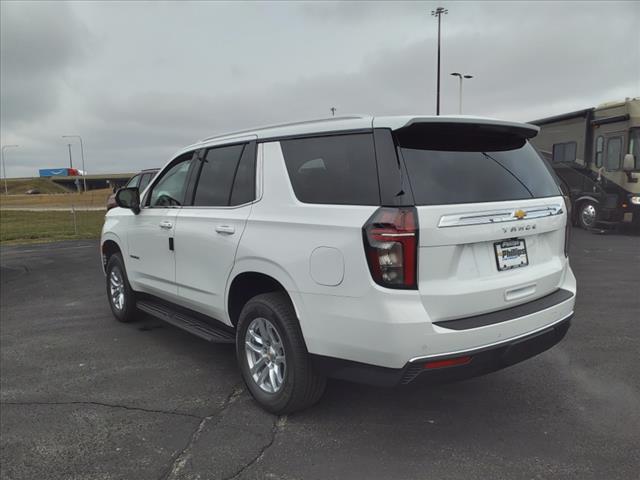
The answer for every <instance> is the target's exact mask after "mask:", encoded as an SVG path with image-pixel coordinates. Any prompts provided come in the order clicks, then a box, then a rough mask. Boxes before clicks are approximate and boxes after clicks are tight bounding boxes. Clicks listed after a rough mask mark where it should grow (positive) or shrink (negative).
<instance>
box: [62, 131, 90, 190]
mask: <svg viewBox="0 0 640 480" xmlns="http://www.w3.org/2000/svg"><path fill="white" fill-rule="evenodd" d="M62 138H77V139H79V140H80V156H81V157H82V184H83V185H82V188H83V189H84V191H85V192H86V191H87V179H86V178H85V175H86V172H85V169H84V144H83V143H82V137H81V136H80V135H62Z"/></svg>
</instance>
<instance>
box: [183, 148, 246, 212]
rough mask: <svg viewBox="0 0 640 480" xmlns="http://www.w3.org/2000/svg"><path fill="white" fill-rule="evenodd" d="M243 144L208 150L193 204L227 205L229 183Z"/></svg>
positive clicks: (229, 189)
mask: <svg viewBox="0 0 640 480" xmlns="http://www.w3.org/2000/svg"><path fill="white" fill-rule="evenodd" d="M243 148H244V145H230V146H227V147H218V148H212V149H211V150H208V151H207V153H206V156H205V157H204V160H202V170H201V171H200V177H199V179H198V185H197V186H196V195H195V198H194V200H193V204H194V205H196V206H201V207H215V206H227V205H229V196H230V194H231V185H232V184H233V177H234V176H235V173H236V167H237V166H238V160H239V159H240V155H241V154H242V150H243Z"/></svg>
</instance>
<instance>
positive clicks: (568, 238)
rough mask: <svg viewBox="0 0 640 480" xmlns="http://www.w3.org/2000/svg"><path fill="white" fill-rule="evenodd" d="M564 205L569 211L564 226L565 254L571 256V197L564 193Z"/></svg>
mask: <svg viewBox="0 0 640 480" xmlns="http://www.w3.org/2000/svg"><path fill="white" fill-rule="evenodd" d="M562 198H564V207H565V210H566V211H567V224H566V225H565V227H564V256H565V257H567V258H568V257H569V243H570V242H571V218H572V217H571V199H570V198H569V197H568V196H566V195H564V196H563V197H562Z"/></svg>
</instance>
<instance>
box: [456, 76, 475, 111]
mask: <svg viewBox="0 0 640 480" xmlns="http://www.w3.org/2000/svg"><path fill="white" fill-rule="evenodd" d="M451 75H453V76H454V77H458V78H459V79H460V94H459V96H458V114H459V115H462V79H463V78H473V75H467V74H465V73H458V72H453V73H452V74H451Z"/></svg>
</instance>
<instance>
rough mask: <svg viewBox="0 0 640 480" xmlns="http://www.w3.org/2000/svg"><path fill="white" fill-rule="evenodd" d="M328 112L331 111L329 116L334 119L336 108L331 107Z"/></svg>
mask: <svg viewBox="0 0 640 480" xmlns="http://www.w3.org/2000/svg"><path fill="white" fill-rule="evenodd" d="M329 110H331V116H332V117H335V116H336V110H337V108H336V107H331V108H330V109H329Z"/></svg>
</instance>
